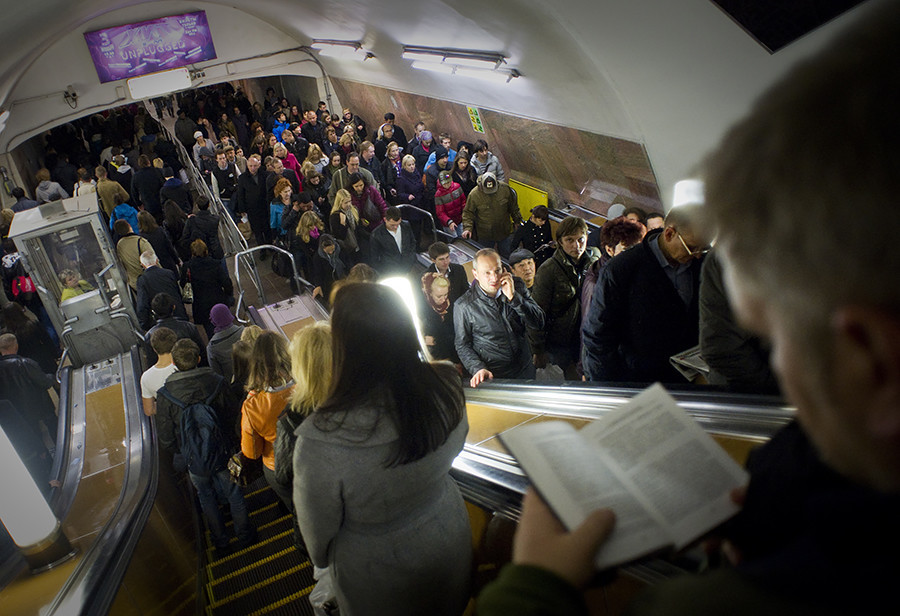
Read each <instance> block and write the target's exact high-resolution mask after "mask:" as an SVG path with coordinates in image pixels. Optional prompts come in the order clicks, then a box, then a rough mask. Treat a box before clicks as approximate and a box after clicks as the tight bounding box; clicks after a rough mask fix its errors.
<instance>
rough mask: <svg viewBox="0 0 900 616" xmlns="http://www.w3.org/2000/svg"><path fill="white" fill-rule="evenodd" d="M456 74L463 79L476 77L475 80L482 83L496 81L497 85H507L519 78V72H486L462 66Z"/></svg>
mask: <svg viewBox="0 0 900 616" xmlns="http://www.w3.org/2000/svg"><path fill="white" fill-rule="evenodd" d="M456 74H457V75H460V76H462V77H474V78H475V79H481V80H482V81H494V82H497V83H507V82H508V81H511V80H512V79H513V77H518V76H519V74H518V72H510V71H486V70H484V69H478V68H469V67H466V66H460V67H458V68H457V69H456Z"/></svg>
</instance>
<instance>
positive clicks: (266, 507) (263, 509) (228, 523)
mask: <svg viewBox="0 0 900 616" xmlns="http://www.w3.org/2000/svg"><path fill="white" fill-rule="evenodd" d="M277 506H278V503H277V502H274V503H270V504H268V505H266V506H265V507H260V508H259V509H257V510H255V511H251V512H250V515H251V516H254V515H259V514H260V513H262V512H263V511H268V510H269V509H271V508H272V507H277ZM279 519H280V518H279ZM225 526H226V527H228V526H234V520H228V521H227V522H225ZM209 537H210V533H209V528H207V529H206V538H207V539H209Z"/></svg>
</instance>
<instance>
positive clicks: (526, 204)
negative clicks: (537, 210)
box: [509, 180, 555, 233]
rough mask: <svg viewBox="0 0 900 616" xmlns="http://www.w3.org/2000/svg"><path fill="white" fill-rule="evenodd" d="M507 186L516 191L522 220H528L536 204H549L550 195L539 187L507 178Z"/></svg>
mask: <svg viewBox="0 0 900 616" xmlns="http://www.w3.org/2000/svg"><path fill="white" fill-rule="evenodd" d="M509 186H510V188H512V189H513V190H515V191H516V197H518V203H519V212H520V213H521V214H522V219H523V220H528V218H529V217H530V216H531V209H532V208H534V207H537V206H538V205H543V206H544V207H546V206H548V205H550V195H549V194H548V193H547V192H546V191H544V190H541V189H540V188H535V187H534V186H529V185H528V184H525V183H523V182H519V181H517V180H509ZM554 233H555V230H554Z"/></svg>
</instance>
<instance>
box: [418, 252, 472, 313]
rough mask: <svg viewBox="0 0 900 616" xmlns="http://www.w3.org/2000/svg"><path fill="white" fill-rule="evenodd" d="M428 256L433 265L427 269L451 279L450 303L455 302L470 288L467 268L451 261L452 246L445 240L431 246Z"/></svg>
mask: <svg viewBox="0 0 900 616" xmlns="http://www.w3.org/2000/svg"><path fill="white" fill-rule="evenodd" d="M428 258H429V259H431V265H430V266H428V269H427V270H425V271H426V272H434V273H436V274H438V275H439V276H443V277H444V278H446V279H447V280H449V281H450V303H451V304H455V303H456V300H458V299H459V298H460V297H462V296H463V294H464V293H465V292H466V291H468V290H469V277H468V276H467V275H466V268H464V267H463V266H462V265H460V264H458V263H453V262H452V261H450V247H449V246H448V245H447V244H445V243H444V242H435V243H434V244H432V245H431V246H429V247H428Z"/></svg>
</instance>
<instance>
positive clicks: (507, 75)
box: [412, 60, 521, 83]
mask: <svg viewBox="0 0 900 616" xmlns="http://www.w3.org/2000/svg"><path fill="white" fill-rule="evenodd" d="M412 67H413V68H416V69H419V70H422V71H431V72H432V73H443V74H445V75H460V76H462V77H474V78H475V79H481V80H483V81H493V82H497V83H509V82H510V81H512V80H513V79H514V78H516V77H521V73H519V71H517V70H516V69H514V68H513V69H508V70H505V69H498V70H491V69H487V70H485V69H483V68H472V67H470V66H456V65H455V64H444V63H441V62H422V61H420V60H416V61H415V62H413V63H412Z"/></svg>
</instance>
